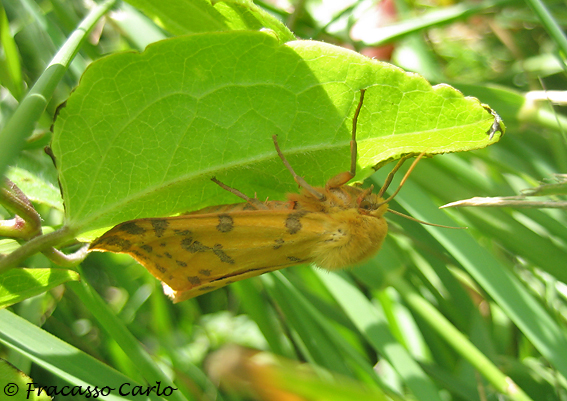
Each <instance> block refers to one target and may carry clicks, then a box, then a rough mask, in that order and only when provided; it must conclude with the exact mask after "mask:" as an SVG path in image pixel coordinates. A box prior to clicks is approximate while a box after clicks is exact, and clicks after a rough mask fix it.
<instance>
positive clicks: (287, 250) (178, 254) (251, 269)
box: [90, 89, 419, 302]
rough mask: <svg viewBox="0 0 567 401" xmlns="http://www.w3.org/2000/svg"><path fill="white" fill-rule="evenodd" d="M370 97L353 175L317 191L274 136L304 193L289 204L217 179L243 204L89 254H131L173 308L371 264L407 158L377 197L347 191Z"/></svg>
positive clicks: (108, 242) (113, 233) (168, 221)
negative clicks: (308, 272)
mask: <svg viewBox="0 0 567 401" xmlns="http://www.w3.org/2000/svg"><path fill="white" fill-rule="evenodd" d="M364 93H365V90H364V89H363V90H361V91H360V101H359V103H358V106H357V108H356V110H355V113H354V117H353V128H352V139H351V165H350V170H349V171H346V172H343V173H340V174H338V175H336V176H335V177H332V178H331V179H330V180H329V181H327V183H326V185H325V187H323V188H318V187H312V186H311V185H309V184H308V183H307V182H306V181H305V180H304V179H303V178H302V177H300V176H298V175H297V174H296V173H295V171H294V170H293V168H292V167H291V165H290V164H289V163H288V161H287V159H286V158H285V156H284V155H283V153H282V152H281V150H280V147H279V145H278V141H277V138H276V137H275V136H274V137H273V141H274V146H275V148H276V151H277V153H278V156H279V157H280V159H281V160H282V162H283V163H284V165H285V166H286V168H287V169H288V170H289V172H290V173H291V174H292V176H293V178H294V180H295V181H296V182H297V184H298V185H299V186H300V187H301V192H300V193H292V194H288V195H287V200H286V201H266V202H261V201H259V200H258V199H256V198H249V197H248V196H246V195H244V194H242V193H241V192H239V191H237V190H235V189H233V188H230V187H228V186H226V185H224V184H223V183H221V182H219V181H217V180H216V179H215V178H213V179H212V180H213V181H214V182H215V183H217V184H218V185H220V186H221V187H223V188H224V189H226V190H228V191H230V192H232V193H233V194H235V195H237V196H239V197H240V198H243V199H244V200H245V202H244V203H237V204H230V205H221V206H212V207H207V208H205V209H201V210H198V211H195V212H191V213H189V214H185V215H182V216H176V217H164V218H143V219H137V220H131V221H127V222H124V223H121V224H118V225H117V226H115V227H114V228H112V229H111V230H109V231H108V232H106V233H105V234H104V235H102V236H101V237H100V238H98V239H97V240H95V241H94V242H93V243H92V244H91V246H90V250H93V251H110V252H114V253H126V254H129V255H130V256H132V257H133V258H134V259H135V260H136V261H138V262H139V263H140V264H142V265H143V266H144V267H145V268H146V269H148V271H149V272H150V273H152V274H153V275H154V276H155V277H156V278H158V279H159V280H161V281H162V283H163V286H164V290H165V292H166V293H167V295H169V296H170V297H171V298H172V300H173V301H174V302H180V301H183V300H186V299H189V298H193V297H195V296H198V295H201V294H204V293H206V292H209V291H212V290H215V289H217V288H220V287H223V286H225V285H227V284H230V283H232V282H234V281H238V280H243V279H246V278H249V277H254V276H258V275H260V274H263V273H266V272H270V271H274V270H278V269H283V268H285V267H289V266H294V265H298V264H302V263H314V264H315V265H317V266H319V267H322V268H325V269H329V270H334V269H340V268H343V267H347V266H352V265H355V264H358V263H360V262H363V261H365V260H367V259H368V258H370V257H371V256H373V255H374V254H376V253H377V252H378V251H379V250H380V247H381V245H382V243H383V242H384V238H385V237H386V233H387V231H388V224H387V223H386V220H385V218H384V213H385V212H386V211H387V210H388V203H387V202H388V201H389V200H390V199H391V198H392V197H393V196H395V195H396V194H397V191H396V192H395V193H394V194H393V195H392V196H391V197H390V198H388V199H386V200H385V199H384V198H383V194H384V192H385V191H386V189H387V187H388V185H389V184H390V182H391V180H392V177H393V175H394V173H395V172H396V171H397V170H398V169H399V168H400V166H401V165H402V163H403V161H404V160H406V159H407V158H408V157H409V155H408V156H405V157H403V158H402V159H400V161H399V162H398V164H397V165H396V166H395V167H394V168H393V170H392V171H391V172H390V174H389V176H388V178H387V179H386V182H385V183H384V185H383V187H382V188H381V189H380V191H379V192H378V194H374V193H372V190H373V188H372V187H370V188H366V189H362V188H359V187H353V186H349V185H346V184H347V183H348V182H349V181H350V180H352V179H353V178H354V176H355V173H356V157H357V144H356V127H357V120H358V115H359V113H360V110H361V108H362V104H363V101H364ZM418 159H419V158H418ZM418 159H416V161H415V162H414V165H415V163H416V162H417V160H418ZM412 168H413V165H412ZM410 171H411V168H410ZM406 177H407V174H406ZM406 177H404V180H405V178H406ZM404 180H403V181H404ZM403 181H402V183H403ZM400 187H401V184H400ZM400 187H398V190H399V189H400Z"/></svg>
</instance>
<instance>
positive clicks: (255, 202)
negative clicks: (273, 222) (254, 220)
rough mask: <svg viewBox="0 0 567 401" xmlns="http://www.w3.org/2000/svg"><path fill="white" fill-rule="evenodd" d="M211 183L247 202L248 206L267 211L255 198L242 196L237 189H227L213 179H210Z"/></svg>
mask: <svg viewBox="0 0 567 401" xmlns="http://www.w3.org/2000/svg"><path fill="white" fill-rule="evenodd" d="M211 181H212V182H214V183H215V184H217V185H218V186H219V187H221V188H222V189H224V190H226V191H228V192H230V193H232V194H234V195H236V196H238V197H239V198H242V199H244V200H245V201H246V202H248V203H249V204H251V205H252V206H254V207H255V208H256V209H268V207H267V206H266V205H264V204H263V203H262V202H260V201H259V200H258V199H256V198H250V197H249V196H246V195H244V194H243V193H242V192H240V191H239V190H238V189H234V188H232V187H229V186H228V185H226V184H223V183H222V182H220V181H219V180H217V179H216V178H215V177H213V178H211Z"/></svg>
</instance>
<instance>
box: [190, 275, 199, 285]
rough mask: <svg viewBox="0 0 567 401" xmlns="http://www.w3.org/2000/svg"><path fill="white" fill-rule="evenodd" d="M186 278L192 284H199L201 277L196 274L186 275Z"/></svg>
mask: <svg viewBox="0 0 567 401" xmlns="http://www.w3.org/2000/svg"><path fill="white" fill-rule="evenodd" d="M187 280H189V282H190V283H191V284H193V285H199V284H201V279H200V278H199V277H197V276H188V277H187Z"/></svg>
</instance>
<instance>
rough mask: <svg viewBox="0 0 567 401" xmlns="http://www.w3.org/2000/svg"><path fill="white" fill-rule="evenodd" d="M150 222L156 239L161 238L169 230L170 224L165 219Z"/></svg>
mask: <svg viewBox="0 0 567 401" xmlns="http://www.w3.org/2000/svg"><path fill="white" fill-rule="evenodd" d="M150 222H151V223H152V227H153V228H154V233H155V234H156V237H161V236H162V235H163V233H164V232H165V230H167V227H169V222H168V221H167V220H164V219H151V220H150Z"/></svg>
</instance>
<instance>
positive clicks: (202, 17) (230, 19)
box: [128, 0, 295, 43]
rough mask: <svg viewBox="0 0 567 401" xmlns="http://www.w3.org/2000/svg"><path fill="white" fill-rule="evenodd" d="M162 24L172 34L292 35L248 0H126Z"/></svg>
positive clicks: (286, 38) (289, 37)
mask: <svg viewBox="0 0 567 401" xmlns="http://www.w3.org/2000/svg"><path fill="white" fill-rule="evenodd" d="M128 2H129V3H130V4H132V5H133V6H135V7H136V8H138V9H140V10H142V11H143V12H144V13H146V14H147V15H149V16H150V17H152V18H153V19H155V20H158V21H159V23H161V25H162V26H163V28H165V29H167V30H168V31H170V32H171V33H173V34H176V35H185V34H188V33H201V32H218V31H229V30H260V29H263V28H267V29H271V30H272V31H274V32H275V33H276V35H277V36H278V38H279V40H280V41H281V42H282V43H284V42H288V41H290V40H294V39H295V36H294V35H293V33H292V32H291V31H290V30H289V29H287V27H286V26H285V25H284V24H282V23H281V22H280V21H278V20H277V19H276V18H274V17H273V16H271V15H270V14H268V13H267V12H266V11H264V10H262V9H261V8H260V7H258V6H256V5H255V4H254V3H253V2H252V1H250V0H225V1H216V2H215V5H214V6H213V5H211V2H210V1H209V0H188V1H178V0H153V1H152V0H129V1H128Z"/></svg>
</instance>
